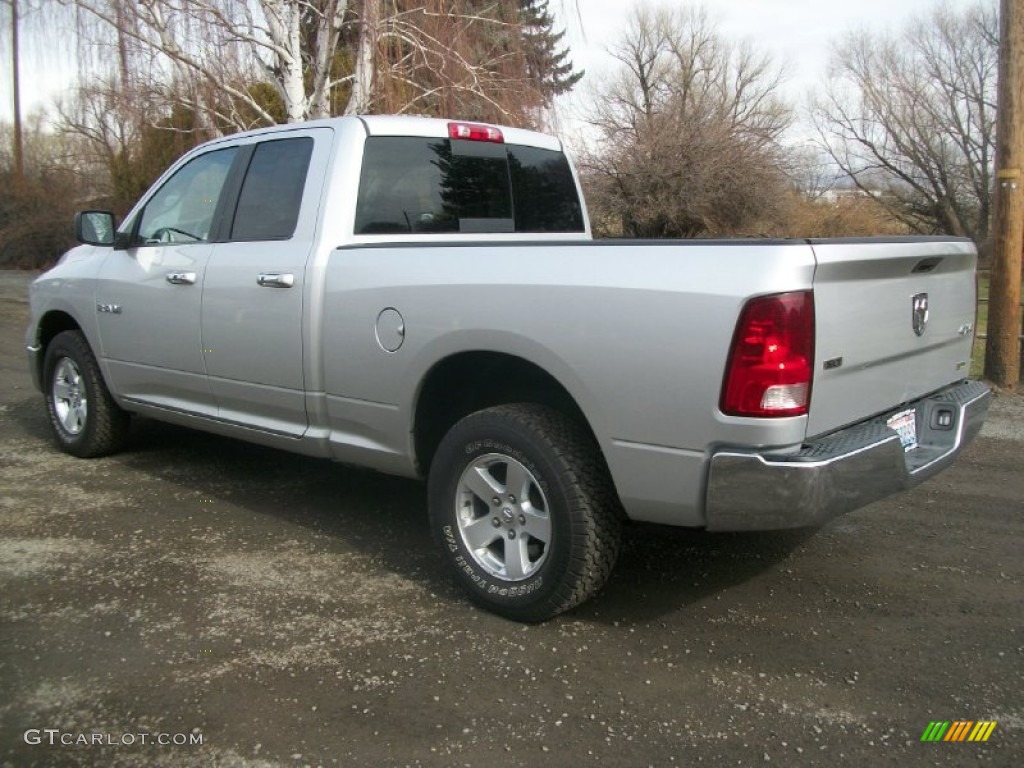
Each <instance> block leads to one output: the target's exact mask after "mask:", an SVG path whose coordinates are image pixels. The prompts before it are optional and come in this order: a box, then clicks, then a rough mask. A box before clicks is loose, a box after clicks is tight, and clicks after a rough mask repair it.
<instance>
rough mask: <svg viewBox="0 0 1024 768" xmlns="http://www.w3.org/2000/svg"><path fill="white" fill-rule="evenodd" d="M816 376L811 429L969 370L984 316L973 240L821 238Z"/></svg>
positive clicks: (852, 418)
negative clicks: (978, 308)
mask: <svg viewBox="0 0 1024 768" xmlns="http://www.w3.org/2000/svg"><path fill="white" fill-rule="evenodd" d="M810 242H811V246H812V248H813V249H814V254H815V257H816V260H817V268H816V270H815V274H814V306H815V323H816V334H815V345H816V348H815V376H814V384H813V388H812V390H811V405H810V414H809V419H808V425H807V435H808V437H813V436H816V435H820V434H823V433H825V432H830V431H832V430H834V429H838V428H840V427H843V426H846V425H848V424H852V423H854V422H857V421H861V420H863V419H865V418H867V417H869V416H874V415H876V414H879V413H882V412H885V411H891V410H894V409H895V408H896V407H897V406H899V405H900V404H902V403H906V402H909V401H911V400H914V399H917V398H919V397H921V396H923V395H926V394H928V393H930V392H934V391H935V390H937V389H940V388H941V387H944V386H946V385H947V384H950V383H952V382H955V381H959V380H961V379H965V378H966V377H967V375H968V372H969V368H970V360H971V344H972V341H973V338H974V335H973V329H974V322H975V266H976V261H977V257H976V252H975V248H974V244H973V243H971V242H970V241H968V240H962V241H961V240H952V241H951V240H938V239H933V238H906V239H896V240H882V239H877V240H812V241H810Z"/></svg>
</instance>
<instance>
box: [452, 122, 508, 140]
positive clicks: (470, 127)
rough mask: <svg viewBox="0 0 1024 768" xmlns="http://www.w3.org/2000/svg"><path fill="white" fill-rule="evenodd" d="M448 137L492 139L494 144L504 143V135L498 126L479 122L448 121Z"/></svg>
mask: <svg viewBox="0 0 1024 768" xmlns="http://www.w3.org/2000/svg"><path fill="white" fill-rule="evenodd" d="M448 138H450V139H468V140H469V141H493V142H494V143H495V144H504V143H505V137H504V136H503V135H502V133H501V131H500V130H499V129H498V128H495V127H494V126H493V125H482V124H480V123H448Z"/></svg>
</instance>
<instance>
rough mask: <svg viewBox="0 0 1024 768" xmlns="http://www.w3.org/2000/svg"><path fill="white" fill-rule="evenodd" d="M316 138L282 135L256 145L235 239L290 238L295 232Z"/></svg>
mask: <svg viewBox="0 0 1024 768" xmlns="http://www.w3.org/2000/svg"><path fill="white" fill-rule="evenodd" d="M312 153H313V139H311V138H309V137H302V138H297V139H278V140H275V141H265V142H263V143H261V144H258V145H257V146H256V150H255V152H253V155H252V159H251V160H250V161H249V168H248V170H247V171H246V174H245V181H244V182H242V190H241V192H239V195H238V206H237V208H236V209H235V220H234V223H233V224H232V226H231V239H232V240H287V239H288V238H290V237H291V236H292V235H293V234H294V233H295V223H296V222H297V221H298V220H299V208H300V207H301V206H302V190H303V188H304V187H305V186H306V173H307V172H308V170H309V158H310V155H312Z"/></svg>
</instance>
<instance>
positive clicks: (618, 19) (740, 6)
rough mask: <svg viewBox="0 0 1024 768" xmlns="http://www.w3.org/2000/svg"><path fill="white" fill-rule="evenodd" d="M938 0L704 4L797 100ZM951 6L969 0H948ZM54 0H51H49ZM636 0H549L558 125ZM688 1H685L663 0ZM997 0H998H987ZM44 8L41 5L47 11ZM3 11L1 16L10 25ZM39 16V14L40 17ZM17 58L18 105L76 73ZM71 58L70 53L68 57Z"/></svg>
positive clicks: (726, 0) (35, 57) (7, 112)
mask: <svg viewBox="0 0 1024 768" xmlns="http://www.w3.org/2000/svg"><path fill="white" fill-rule="evenodd" d="M941 1H942V0H848V1H846V2H844V1H843V0H705V2H704V3H703V5H704V7H705V9H706V10H707V11H708V12H709V14H710V16H711V17H712V19H714V20H715V21H717V23H718V26H719V29H720V30H721V31H722V32H723V33H724V34H725V35H726V36H727V37H729V38H733V39H742V38H749V39H750V40H752V41H753V42H754V43H755V45H757V46H758V47H759V48H761V49H762V50H766V51H767V52H769V53H771V54H772V55H773V56H775V57H776V58H777V59H778V60H780V61H783V62H785V63H786V65H787V67H788V72H789V78H788V82H787V83H786V85H785V93H786V95H787V96H789V97H790V99H791V100H793V101H795V102H796V103H798V104H802V103H803V102H804V101H805V99H806V94H807V92H808V91H809V90H810V89H811V88H813V87H814V86H815V85H816V84H820V83H823V82H824V80H825V77H826V71H827V66H828V56H829V51H830V48H831V46H832V44H833V43H834V41H835V40H836V39H837V38H838V37H840V36H842V35H843V34H844V33H845V32H848V31H850V30H853V29H858V28H864V27H866V28H868V29H873V30H879V31H885V30H890V31H894V30H898V29H899V28H900V27H901V26H902V25H904V24H905V23H906V22H907V21H909V20H910V19H911V18H913V17H914V16H920V15H923V14H926V13H927V12H928V11H929V10H930V9H932V8H935V7H936V6H937V5H938V4H939V3H940V2H941ZM945 1H946V3H947V4H948V5H950V6H951V7H954V8H958V7H966V6H968V5H972V4H973V3H974V0H945ZM49 2H53V0H49ZM639 2H640V0H550V7H551V9H552V10H553V11H554V13H555V14H556V16H557V19H558V24H559V26H561V27H564V28H565V29H566V32H567V39H568V42H569V45H570V48H571V55H572V59H573V62H574V63H575V64H576V67H577V68H578V69H584V70H586V76H585V77H584V79H583V80H582V81H581V83H580V85H579V86H577V88H576V89H575V91H574V92H573V94H571V95H570V97H569V98H568V99H562V100H560V102H559V105H558V117H559V119H558V122H557V127H558V128H559V129H560V130H562V131H572V130H574V129H575V126H576V125H578V122H577V121H576V117H577V116H578V114H579V112H580V110H581V109H582V107H583V106H584V105H585V102H586V96H587V90H588V88H587V84H588V81H590V80H594V79H598V78H600V77H601V75H602V73H606V72H608V71H609V68H610V67H611V66H612V65H613V63H614V62H613V61H612V60H611V58H610V57H609V56H608V54H607V53H606V49H607V47H608V46H609V45H611V44H613V43H614V42H615V41H616V39H617V38H618V37H619V36H620V35H621V34H622V32H623V30H624V29H625V28H626V26H627V23H628V17H629V13H630V10H631V9H632V8H633V7H634V6H636V5H638V4H639ZM667 2H668V4H670V5H686V4H688V3H684V2H683V0H667ZM991 2H995V0H991ZM42 7H43V8H45V3H43V4H42ZM44 13H45V11H44ZM9 18H10V17H9V15H7V14H4V16H3V23H4V26H5V27H6V26H7V25H8V24H9ZM37 21H38V19H37ZM7 35H8V30H7V29H4V30H3V32H2V36H3V42H2V44H0V56H2V57H3V62H2V64H0V73H3V74H2V76H0V120H10V119H11V114H12V94H11V87H10V62H9V59H8V57H9V56H10V47H9V44H8V40H7ZM25 53H26V55H25V56H24V57H23V59H22V99H23V101H22V112H23V114H26V113H27V112H28V111H30V110H31V109H32V108H33V107H36V106H40V105H46V104H47V103H48V102H50V101H51V100H52V99H53V98H54V97H55V96H57V95H59V94H60V92H61V90H62V89H63V88H66V87H68V85H69V84H70V82H71V81H72V79H73V78H74V75H75V71H74V67H73V64H71V63H65V64H64V65H63V66H55V63H56V62H57V61H58V60H59V48H58V50H53V49H50V50H48V51H46V50H44V51H31V50H26V52H25ZM70 61H72V60H71V59H70V58H69V59H68V62H70Z"/></svg>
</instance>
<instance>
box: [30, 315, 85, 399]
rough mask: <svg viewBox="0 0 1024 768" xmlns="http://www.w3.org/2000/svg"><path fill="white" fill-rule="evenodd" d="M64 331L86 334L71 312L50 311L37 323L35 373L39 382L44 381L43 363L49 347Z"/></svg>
mask: <svg viewBox="0 0 1024 768" xmlns="http://www.w3.org/2000/svg"><path fill="white" fill-rule="evenodd" d="M64 331H80V332H81V333H82V334H83V335H84V334H85V329H83V328H82V326H81V324H80V323H79V322H78V321H77V320H75V318H74V317H73V316H72V315H71V314H70V313H69V312H65V311H64V310H62V309H51V310H49V311H48V312H46V313H44V314H43V316H42V317H40V318H39V322H38V323H36V344H37V346H38V347H39V354H38V355H37V356H36V367H37V370H36V371H35V373H36V375H37V379H36V380H37V381H40V382H42V381H43V365H44V362H43V361H44V360H45V359H46V349H47V347H49V346H50V342H51V341H53V340H54V338H55V337H56V336H57V334H59V333H63V332H64Z"/></svg>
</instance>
